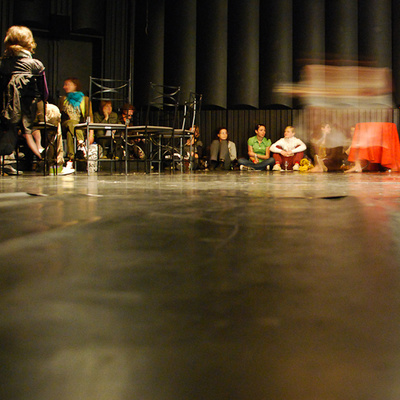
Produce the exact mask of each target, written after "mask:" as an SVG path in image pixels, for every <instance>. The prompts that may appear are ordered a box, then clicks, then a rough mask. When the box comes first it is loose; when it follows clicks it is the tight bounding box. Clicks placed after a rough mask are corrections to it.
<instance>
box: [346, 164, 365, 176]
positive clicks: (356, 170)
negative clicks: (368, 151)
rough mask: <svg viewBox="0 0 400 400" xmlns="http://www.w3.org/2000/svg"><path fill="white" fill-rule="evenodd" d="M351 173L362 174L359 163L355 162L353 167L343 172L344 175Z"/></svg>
mask: <svg viewBox="0 0 400 400" xmlns="http://www.w3.org/2000/svg"><path fill="white" fill-rule="evenodd" d="M352 172H362V167H361V164H360V162H359V161H356V163H355V164H354V166H353V167H351V168H349V169H347V170H346V171H344V173H345V174H348V173H352Z"/></svg>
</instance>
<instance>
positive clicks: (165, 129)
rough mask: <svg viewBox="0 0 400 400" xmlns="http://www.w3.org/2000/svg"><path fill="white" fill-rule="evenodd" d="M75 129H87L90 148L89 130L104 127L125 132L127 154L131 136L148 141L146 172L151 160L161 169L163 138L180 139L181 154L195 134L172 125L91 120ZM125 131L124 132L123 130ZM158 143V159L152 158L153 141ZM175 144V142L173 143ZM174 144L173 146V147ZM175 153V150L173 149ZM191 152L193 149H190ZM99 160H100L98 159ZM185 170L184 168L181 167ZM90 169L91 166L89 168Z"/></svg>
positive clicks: (126, 166) (148, 169)
mask: <svg viewBox="0 0 400 400" xmlns="http://www.w3.org/2000/svg"><path fill="white" fill-rule="evenodd" d="M74 129H86V142H87V148H88V149H89V143H88V138H89V132H90V130H96V129H103V130H111V131H121V134H122V133H123V134H124V137H125V154H127V146H128V139H129V138H142V139H144V140H145V141H146V149H147V150H148V151H147V152H146V153H147V154H146V172H147V173H149V172H150V164H151V162H158V163H159V171H160V169H161V162H162V157H161V151H160V149H161V147H162V141H163V139H170V140H175V139H178V140H179V141H180V145H179V148H180V154H181V155H182V152H183V146H184V144H183V140H184V139H185V138H186V139H189V138H190V137H191V136H193V134H194V133H193V132H192V131H189V130H185V129H173V128H171V127H170V126H157V125H133V126H128V125H124V124H104V123H95V122H90V121H89V120H88V121H87V122H84V123H80V124H77V125H75V127H74ZM122 131H123V132H122ZM153 142H154V143H156V145H157V146H158V159H157V160H154V159H152V157H153V156H152V154H153V150H152V143H153ZM172 145H173V144H172ZM190 146H191V145H190ZM173 148H174V146H172V149H173ZM172 153H173V151H172ZM190 153H191V151H190ZM171 160H172V161H173V155H172V156H171ZM97 161H98V160H97ZM88 167H89V158H88ZM181 170H183V168H181ZM88 171H89V168H88ZM127 173H128V158H127V157H125V174H127Z"/></svg>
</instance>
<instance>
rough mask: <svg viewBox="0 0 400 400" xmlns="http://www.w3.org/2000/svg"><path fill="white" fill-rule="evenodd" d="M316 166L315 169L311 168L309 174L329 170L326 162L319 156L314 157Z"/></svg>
mask: <svg viewBox="0 0 400 400" xmlns="http://www.w3.org/2000/svg"><path fill="white" fill-rule="evenodd" d="M314 164H315V167H314V168H311V169H310V170H309V171H308V172H327V171H328V168H327V167H326V165H325V164H324V162H323V161H322V160H321V158H320V157H319V156H317V155H316V156H315V157H314Z"/></svg>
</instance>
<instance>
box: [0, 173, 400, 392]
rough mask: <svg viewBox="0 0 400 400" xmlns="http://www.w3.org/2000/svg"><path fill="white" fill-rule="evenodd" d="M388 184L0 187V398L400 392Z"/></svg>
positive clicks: (186, 179) (261, 178)
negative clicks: (0, 344) (0, 227)
mask: <svg viewBox="0 0 400 400" xmlns="http://www.w3.org/2000/svg"><path fill="white" fill-rule="evenodd" d="M399 193H400V174H383V173H381V174H379V173H377V174H353V175H345V174H308V175H307V174H299V173H297V174H296V173H274V174H273V173H266V172H265V173H262V172H253V171H251V172H232V173H193V174H179V173H177V174H161V175H159V174H152V175H145V174H133V175H128V176H123V175H104V176H101V175H99V176H89V177H88V176H86V175H74V176H65V177H43V176H32V175H31V176H29V174H24V175H23V176H20V177H1V178H0V209H1V214H0V219H1V226H2V229H1V241H0V259H1V270H0V271H1V280H0V282H1V283H0V285H1V297H0V337H1V343H2V346H1V348H0V372H1V373H0V392H1V398H2V399H3V400H27V399H29V400H39V399H40V400H50V399H51V400H54V399H58V400H88V399H90V400H92V399H96V400H125V399H126V400H132V399H140V400H177V399H185V400H189V399H190V400H197V399H199V400H200V399H201V400H212V399H223V400H226V399H240V400H241V399H246V400H248V399H251V400H265V399H274V400H292V399H293V400H310V399H318V400H319V399H321V400H322V399H323V400H336V399H340V400H347V399H351V400H354V399H355V400H358V399H359V400H361V399H374V400H380V399H382V400H387V399H398V398H399V396H400V381H398V376H399V372H400V346H399V345H398V342H399V336H400V313H399V307H400V271H399V262H398V260H399V257H400V200H399Z"/></svg>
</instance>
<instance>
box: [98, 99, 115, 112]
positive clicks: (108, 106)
mask: <svg viewBox="0 0 400 400" xmlns="http://www.w3.org/2000/svg"><path fill="white" fill-rule="evenodd" d="M99 111H100V114H102V115H105V114H108V115H110V114H111V111H112V103H111V101H109V100H107V101H106V100H102V101H101V102H100V106H99Z"/></svg>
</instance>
